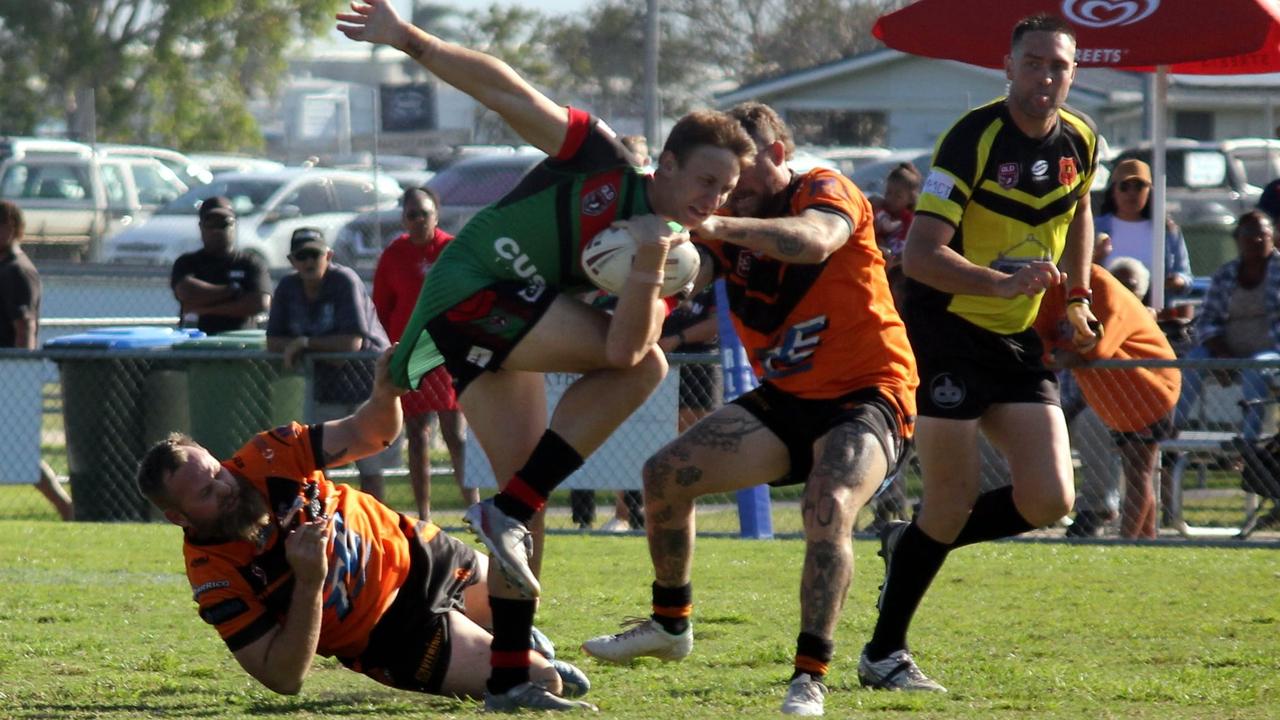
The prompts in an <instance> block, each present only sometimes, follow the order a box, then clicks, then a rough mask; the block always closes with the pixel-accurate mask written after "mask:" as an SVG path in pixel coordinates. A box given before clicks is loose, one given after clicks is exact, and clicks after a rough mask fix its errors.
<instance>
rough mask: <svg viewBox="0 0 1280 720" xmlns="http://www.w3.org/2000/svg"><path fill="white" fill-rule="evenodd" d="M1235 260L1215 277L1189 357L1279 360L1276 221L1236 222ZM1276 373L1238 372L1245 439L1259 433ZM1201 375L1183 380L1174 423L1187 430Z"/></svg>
mask: <svg viewBox="0 0 1280 720" xmlns="http://www.w3.org/2000/svg"><path fill="white" fill-rule="evenodd" d="M1234 234H1235V240H1236V248H1237V250H1238V252H1239V256H1238V257H1236V258H1235V259H1234V260H1229V261H1227V262H1226V263H1224V264H1223V266H1222V267H1220V268H1218V270H1217V271H1216V272H1215V273H1214V274H1213V279H1212V280H1211V281H1210V283H1209V291H1208V293H1206V294H1205V300H1204V304H1203V305H1202V306H1201V307H1200V316H1199V317H1198V318H1197V320H1196V326H1195V328H1196V336H1197V340H1198V341H1199V343H1200V344H1199V345H1198V346H1196V347H1195V348H1193V349H1192V350H1191V352H1189V353H1187V357H1188V358H1190V359H1204V358H1249V359H1252V360H1271V361H1274V360H1280V252H1277V251H1276V246H1275V223H1273V222H1272V220H1271V216H1269V215H1267V214H1266V213H1264V212H1262V211H1260V210H1251V211H1249V212H1247V213H1245V214H1243V215H1241V216H1240V218H1239V219H1238V220H1237V221H1236V228H1235V233H1234ZM1274 373H1275V370H1274V369H1265V370H1260V369H1256V368H1246V369H1244V370H1241V371H1240V384H1241V390H1242V391H1243V395H1244V405H1245V412H1244V426H1243V429H1242V432H1241V434H1242V435H1243V436H1244V439H1245V440H1257V439H1258V436H1259V435H1261V433H1262V417H1263V411H1262V403H1263V401H1265V400H1268V399H1270V398H1271V395H1272V390H1271V380H1272V378H1273V377H1274ZM1203 375H1204V373H1203V372H1201V371H1197V370H1190V371H1188V372H1187V374H1186V376H1185V377H1184V378H1183V381H1182V388H1183V389H1182V397H1181V399H1179V401H1178V413H1177V421H1178V423H1179V425H1178V426H1179V427H1185V423H1187V422H1188V421H1189V419H1190V414H1191V411H1192V409H1193V408H1194V407H1195V405H1196V403H1197V402H1198V401H1199V399H1200V391H1201V387H1202V385H1203Z"/></svg>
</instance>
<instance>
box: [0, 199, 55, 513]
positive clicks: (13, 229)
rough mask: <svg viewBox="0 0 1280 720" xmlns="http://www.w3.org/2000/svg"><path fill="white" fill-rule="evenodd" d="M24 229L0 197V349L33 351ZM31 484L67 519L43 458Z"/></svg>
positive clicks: (36, 325)
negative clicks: (37, 473)
mask: <svg viewBox="0 0 1280 720" xmlns="http://www.w3.org/2000/svg"><path fill="white" fill-rule="evenodd" d="M25 232H26V220H25V218H24V217H23V215H22V209H21V208H19V207H18V206H17V205H16V204H14V203H12V202H10V201H8V200H0V348H23V349H25V350H35V349H36V347H37V345H36V338H37V337H38V336H39V334H40V291H41V287H40V273H39V272H37V271H36V266H35V265H34V264H33V263H32V262H31V258H29V257H27V254H26V253H24V252H23V251H22V236H23V234H24V233H25ZM35 486H36V489H37V490H39V491H40V494H41V495H44V496H45V498H46V499H47V500H48V501H49V503H50V504H51V505H53V508H54V509H55V510H57V511H58V515H59V516H60V517H61V518H62V519H63V520H70V519H71V517H72V506H71V498H70V496H68V495H67V491H66V489H65V488H63V487H62V483H61V482H59V480H58V476H57V474H56V473H54V472H53V468H51V467H49V463H47V462H45V461H44V460H41V461H40V479H39V480H37V481H36V483H35Z"/></svg>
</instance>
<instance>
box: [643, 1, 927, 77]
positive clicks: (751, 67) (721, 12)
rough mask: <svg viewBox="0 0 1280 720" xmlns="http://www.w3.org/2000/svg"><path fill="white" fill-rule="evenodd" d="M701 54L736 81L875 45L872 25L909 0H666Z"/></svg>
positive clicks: (866, 49)
mask: <svg viewBox="0 0 1280 720" xmlns="http://www.w3.org/2000/svg"><path fill="white" fill-rule="evenodd" d="M666 1H667V3H668V8H669V11H670V12H671V13H672V14H674V15H676V16H678V17H679V18H681V21H682V24H684V25H685V26H686V27H687V30H688V32H689V34H690V35H692V36H693V37H697V38H699V40H700V43H699V48H700V56H701V57H702V58H704V59H705V61H706V62H708V63H710V64H712V65H713V66H716V67H719V68H721V69H722V70H723V73H724V77H725V78H726V79H729V80H732V81H734V82H736V83H739V84H741V83H749V82H754V81H756V80H760V79H763V78H766V77H770V76H773V75H779V74H782V73H787V72H792V71H795V70H800V69H803V68H807V67H812V66H814V65H818V64H821V63H824V62H830V61H832V60H838V59H840V58H843V57H848V56H850V55H856V54H858V53H862V52H867V51H869V50H873V49H875V48H877V47H880V44H879V41H877V40H876V39H875V38H874V37H873V36H872V35H871V26H872V25H873V24H875V19H876V18H877V17H879V16H880V15H881V14H883V13H886V12H890V11H892V10H895V9H897V8H900V7H902V6H904V5H906V4H908V0H666Z"/></svg>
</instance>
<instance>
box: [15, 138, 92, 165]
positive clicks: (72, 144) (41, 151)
mask: <svg viewBox="0 0 1280 720" xmlns="http://www.w3.org/2000/svg"><path fill="white" fill-rule="evenodd" d="M29 155H70V156H73V157H90V156H91V155H93V148H92V147H91V146H89V145H86V144H84V143H81V142H76V141H74V140H59V139H57V138H42V137H3V138H0V160H5V159H7V158H11V157H12V158H24V157H27V156H29Z"/></svg>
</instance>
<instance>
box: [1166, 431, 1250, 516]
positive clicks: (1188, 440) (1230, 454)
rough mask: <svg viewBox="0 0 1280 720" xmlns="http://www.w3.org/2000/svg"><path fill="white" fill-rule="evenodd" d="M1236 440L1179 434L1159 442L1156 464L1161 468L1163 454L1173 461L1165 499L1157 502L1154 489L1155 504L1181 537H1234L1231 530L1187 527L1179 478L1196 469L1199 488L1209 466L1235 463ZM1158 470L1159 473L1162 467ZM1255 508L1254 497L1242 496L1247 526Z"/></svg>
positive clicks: (1227, 435) (1224, 435) (1229, 436)
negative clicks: (1173, 458)
mask: <svg viewBox="0 0 1280 720" xmlns="http://www.w3.org/2000/svg"><path fill="white" fill-rule="evenodd" d="M1238 439H1239V435H1238V434H1236V433H1234V432H1220V431H1211V430H1183V431H1182V432H1181V433H1180V434H1179V435H1178V437H1176V438H1170V439H1168V440H1161V441H1160V444H1159V447H1160V455H1159V458H1160V460H1159V461H1160V463H1161V465H1162V466H1163V462H1164V456H1165V455H1166V454H1168V455H1172V456H1174V457H1175V458H1176V459H1175V460H1174V462H1173V467H1172V468H1170V470H1169V497H1168V498H1161V497H1160V496H1159V495H1160V489H1159V488H1160V486H1157V488H1156V501H1157V504H1159V503H1160V502H1164V507H1165V508H1166V509H1167V510H1168V515H1169V522H1170V525H1171V526H1172V527H1173V528H1174V529H1175V530H1177V531H1178V533H1179V534H1181V535H1182V536H1183V537H1208V536H1229V535H1235V534H1236V532H1237V531H1236V529H1235V528H1208V527H1192V526H1189V525H1187V523H1186V520H1184V519H1183V517H1182V490H1183V478H1184V477H1185V476H1186V473H1187V469H1188V468H1190V467H1192V466H1194V467H1195V468H1196V473H1197V475H1198V477H1199V480H1200V484H1201V485H1202V486H1203V485H1204V484H1205V480H1206V475H1207V473H1208V468H1209V463H1211V462H1229V463H1234V462H1236V461H1237V460H1239V459H1240V450H1239V446H1238ZM1161 469H1162V470H1163V467H1162V468H1161ZM1258 507H1259V502H1258V496H1257V495H1253V494H1246V496H1245V512H1246V518H1245V523H1248V522H1249V520H1250V519H1252V517H1253V515H1254V514H1256V513H1257V512H1258Z"/></svg>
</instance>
